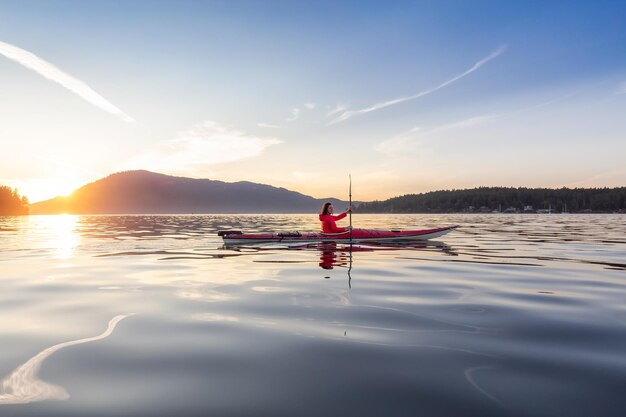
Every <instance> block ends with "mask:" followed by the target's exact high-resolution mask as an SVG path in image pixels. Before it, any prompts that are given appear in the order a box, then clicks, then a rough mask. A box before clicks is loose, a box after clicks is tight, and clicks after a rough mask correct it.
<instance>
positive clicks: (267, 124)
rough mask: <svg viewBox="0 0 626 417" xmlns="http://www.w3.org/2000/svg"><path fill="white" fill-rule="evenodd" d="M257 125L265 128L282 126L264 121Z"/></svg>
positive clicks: (280, 127)
mask: <svg viewBox="0 0 626 417" xmlns="http://www.w3.org/2000/svg"><path fill="white" fill-rule="evenodd" d="M257 126H258V127H264V128H267V129H282V128H283V126H279V125H273V124H270V123H265V122H261V123H257Z"/></svg>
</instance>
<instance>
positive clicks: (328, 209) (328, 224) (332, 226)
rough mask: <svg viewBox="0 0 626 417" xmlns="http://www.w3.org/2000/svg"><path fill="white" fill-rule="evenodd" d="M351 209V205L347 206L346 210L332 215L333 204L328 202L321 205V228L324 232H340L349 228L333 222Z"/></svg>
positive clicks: (344, 215)
mask: <svg viewBox="0 0 626 417" xmlns="http://www.w3.org/2000/svg"><path fill="white" fill-rule="evenodd" d="M351 211H352V206H350V207H348V208H347V209H346V211H344V212H343V213H341V214H340V215H338V216H333V204H332V203H330V202H328V203H324V205H323V206H322V212H321V213H320V221H321V222H322V230H323V231H324V233H341V232H345V231H348V230H350V226H348V227H338V226H337V224H336V223H335V222H336V221H337V220H341V219H343V218H344V217H346V216H347V215H348V213H349V212H351Z"/></svg>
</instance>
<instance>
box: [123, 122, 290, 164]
mask: <svg viewBox="0 0 626 417" xmlns="http://www.w3.org/2000/svg"><path fill="white" fill-rule="evenodd" d="M280 143H283V141H282V140H280V139H277V138H271V137H270V138H267V137H258V136H253V135H249V134H247V133H245V132H243V131H239V130H236V129H233V128H231V127H228V126H224V125H221V124H219V123H217V122H214V121H211V120H207V121H204V122H201V123H198V124H196V125H194V126H192V127H191V128H189V129H186V130H183V131H180V132H178V133H177V134H176V135H175V136H174V138H172V139H168V140H165V141H162V142H160V143H158V144H157V145H156V146H155V147H154V148H152V149H148V150H146V151H145V152H144V153H143V154H141V155H139V156H138V157H136V158H134V159H133V160H131V161H130V162H129V163H127V164H126V165H125V166H124V167H123V168H125V169H149V170H154V171H157V172H166V173H171V174H181V175H192V176H194V175H201V174H202V173H203V172H204V171H205V170H206V169H207V167H209V166H211V165H215V164H221V163H226V162H235V161H239V160H243V159H249V158H254V157H257V156H259V155H261V154H262V153H263V151H264V150H265V149H266V148H268V147H269V146H272V145H277V144H280Z"/></svg>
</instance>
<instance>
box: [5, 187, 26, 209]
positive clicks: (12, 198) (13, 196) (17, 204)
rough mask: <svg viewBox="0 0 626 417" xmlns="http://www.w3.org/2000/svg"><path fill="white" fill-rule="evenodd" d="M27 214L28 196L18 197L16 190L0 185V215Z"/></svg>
mask: <svg viewBox="0 0 626 417" xmlns="http://www.w3.org/2000/svg"><path fill="white" fill-rule="evenodd" d="M21 214H28V198H26V196H23V197H20V195H19V193H18V192H17V190H15V189H14V190H12V189H11V188H10V187H7V186H5V185H0V216H17V215H21Z"/></svg>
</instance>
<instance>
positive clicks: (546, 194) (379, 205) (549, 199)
mask: <svg viewBox="0 0 626 417" xmlns="http://www.w3.org/2000/svg"><path fill="white" fill-rule="evenodd" d="M546 209H550V210H551V211H552V212H572V213H581V212H616V211H621V212H624V211H626V187H619V188H573V189H570V188H558V189H551V188H507V187H479V188H472V189H465V190H442V191H432V192H428V193H421V194H407V195H403V196H399V197H393V198H390V199H388V200H384V201H372V202H367V203H362V204H360V205H359V206H358V207H357V208H355V212H358V213H463V212H491V211H506V212H512V213H515V212H536V211H537V210H546Z"/></svg>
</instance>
